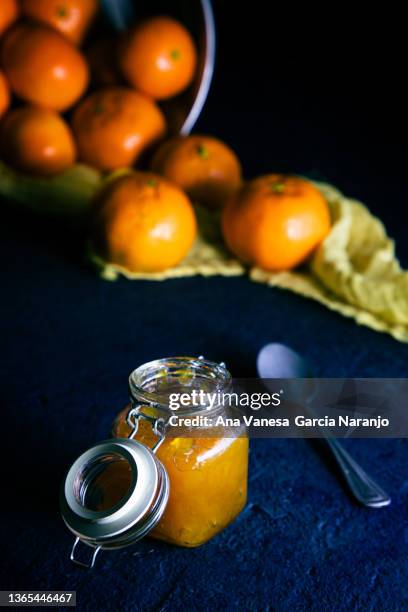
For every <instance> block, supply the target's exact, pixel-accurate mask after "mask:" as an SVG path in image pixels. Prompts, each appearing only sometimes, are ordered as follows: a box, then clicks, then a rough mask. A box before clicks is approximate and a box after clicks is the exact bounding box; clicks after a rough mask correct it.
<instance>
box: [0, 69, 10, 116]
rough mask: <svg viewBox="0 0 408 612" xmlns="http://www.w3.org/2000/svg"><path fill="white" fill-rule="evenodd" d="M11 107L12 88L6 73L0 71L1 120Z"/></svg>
mask: <svg viewBox="0 0 408 612" xmlns="http://www.w3.org/2000/svg"><path fill="white" fill-rule="evenodd" d="M9 106H10V88H9V86H8V83H7V80H6V77H5V76H4V73H3V72H2V71H1V70H0V118H1V117H2V116H3V115H4V113H5V112H6V111H7V109H8V107H9Z"/></svg>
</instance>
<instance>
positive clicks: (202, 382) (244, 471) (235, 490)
mask: <svg viewBox="0 0 408 612" xmlns="http://www.w3.org/2000/svg"><path fill="white" fill-rule="evenodd" d="M230 386H231V376H230V374H229V372H228V371H227V370H226V368H225V366H224V365H223V364H216V363H213V362H210V361H206V360H204V359H201V358H200V359H196V358H191V357H178V358H172V359H161V360H157V361H152V362H150V363H147V364H145V365H143V366H141V367H139V368H138V369H136V370H135V371H134V372H133V373H132V374H131V376H130V378H129V389H130V398H131V405H130V406H127V407H126V408H125V409H124V410H123V411H122V412H121V413H120V414H119V415H118V417H117V418H116V421H115V423H114V426H113V436H114V437H116V438H121V439H123V438H128V437H129V436H132V428H134V432H135V435H134V436H133V437H134V439H135V440H136V441H138V442H140V443H141V444H143V445H145V446H147V447H149V448H152V447H154V446H155V445H157V446H156V448H157V450H155V454H156V456H157V459H158V460H159V461H160V463H161V464H162V465H163V467H164V469H165V471H166V472H167V475H168V478H169V483H170V494H169V499H168V502H167V505H166V507H165V510H164V513H163V515H162V517H161V519H160V520H159V522H158V524H157V525H156V527H155V528H154V529H153V531H152V532H151V533H150V535H151V536H152V537H155V538H158V539H160V540H164V541H166V542H169V543H172V544H176V545H178V546H187V547H194V546H199V545H201V544H203V543H205V542H207V541H208V540H209V539H210V538H212V537H213V536H215V535H216V534H217V533H219V532H220V531H221V530H222V529H224V528H225V527H226V526H227V525H228V524H229V523H231V521H233V520H234V519H235V518H236V516H237V515H238V514H239V513H240V512H241V510H242V509H243V507H244V506H245V503H246V499H247V477H248V438H247V435H246V431H245V428H244V427H243V426H239V427H232V426H231V427H229V426H225V425H222V426H220V425H215V423H216V422H217V419H218V418H219V417H222V422H223V423H225V422H226V421H225V420H226V419H230V418H232V417H233V416H234V408H231V407H230V406H225V405H223V403H222V402H218V403H215V404H214V405H213V406H212V407H211V409H208V404H206V402H204V403H203V402H201V403H200V404H199V405H197V404H196V402H194V405H192V404H191V403H190V405H187V406H182V407H180V408H179V409H177V410H176V411H175V410H172V409H171V407H170V403H171V398H173V400H174V398H175V396H174V395H173V394H178V395H179V394H183V393H185V394H188V395H189V396H190V397H191V392H192V391H194V390H195V391H197V393H198V392H200V391H203V392H204V393H210V394H218V393H220V394H222V393H228V391H229V390H230ZM207 397H208V396H207ZM216 397H218V395H216ZM175 415H177V420H178V422H179V423H180V424H178V425H175V424H174V425H173V424H172V423H173V421H174V418H175ZM235 416H236V415H235ZM171 417H173V418H171ZM187 419H190V420H191V419H192V420H193V423H194V425H192V424H191V425H188V424H186V425H184V423H185V422H186V420H187ZM157 422H159V423H160V424H161V425H162V427H161V429H160V432H158V431H157V428H156V433H155V432H154V429H155V425H154V424H155V423H157ZM187 423H188V421H187ZM158 433H159V434H162V438H161V439H159V438H158V435H157V434H158Z"/></svg>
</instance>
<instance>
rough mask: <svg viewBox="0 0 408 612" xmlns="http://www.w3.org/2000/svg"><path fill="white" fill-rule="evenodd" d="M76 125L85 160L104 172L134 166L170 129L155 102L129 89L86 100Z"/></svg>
mask: <svg viewBox="0 0 408 612" xmlns="http://www.w3.org/2000/svg"><path fill="white" fill-rule="evenodd" d="M72 125H73V129H74V134H75V137H76V140H77V143H78V149H79V156H80V158H81V160H82V161H83V162H86V163H87V164H90V165H91V166H95V167H96V168H99V169H100V170H116V169H118V168H123V167H125V166H131V165H133V164H134V163H135V161H136V160H137V158H138V157H139V155H140V154H141V153H142V151H143V150H144V149H145V148H146V147H147V146H149V145H151V144H152V143H153V142H155V141H156V140H158V139H159V138H161V137H162V136H163V134H164V133H165V129H166V124H165V119H164V116H163V114H162V112H161V111H160V109H159V108H158V106H157V105H156V104H155V103H154V102H153V100H150V99H149V98H146V97H145V96H143V95H142V94H139V93H137V92H136V91H133V90H132V89H127V88H125V87H112V88H108V89H103V90H101V91H97V92H95V93H93V94H91V95H90V96H88V97H87V98H85V100H83V101H82V102H81V103H80V105H79V106H78V108H77V109H76V111H75V113H74V117H73V121H72Z"/></svg>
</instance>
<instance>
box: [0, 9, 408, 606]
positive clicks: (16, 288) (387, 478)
mask: <svg viewBox="0 0 408 612" xmlns="http://www.w3.org/2000/svg"><path fill="white" fill-rule="evenodd" d="M243 6H244V5H243ZM261 8H262V3H260V2H258V4H257V3H256V2H255V3H254V7H253V11H252V13H248V10H247V8H245V9H244V8H243V9H242V11H241V14H235V12H234V15H235V17H236V19H237V20H239V19H240V20H241V30H240V29H239V26H238V25H237V26H236V28H235V29H234V28H231V27H230V21H229V20H228V12H226V16H225V17H224V21H225V23H223V21H222V20H221V23H220V26H221V35H222V33H223V34H224V36H228V35H230V36H231V45H230V46H228V45H226V43H225V39H224V41H223V40H222V39H221V41H222V43H223V44H222V53H221V55H220V64H219V67H220V68H219V72H218V76H217V79H216V83H215V88H214V90H213V94H212V96H211V99H210V101H209V104H208V106H207V108H206V112H205V114H204V115H203V117H202V120H201V123H200V126H199V128H200V129H201V130H202V131H209V132H213V133H214V132H215V133H217V134H218V135H219V136H220V137H222V138H224V139H226V140H227V141H228V142H230V143H231V144H232V145H233V146H234V147H235V148H236V149H237V151H238V153H239V155H240V157H241V158H242V160H243V163H244V167H245V169H246V174H247V175H248V176H253V175H255V174H260V173H262V172H266V171H271V170H281V171H293V172H299V173H303V174H307V173H309V174H310V175H312V176H316V177H320V178H323V179H327V180H329V181H332V182H333V183H335V184H337V185H338V186H339V187H340V188H341V189H343V190H344V191H345V192H346V193H347V194H349V195H352V196H355V197H359V198H361V199H362V200H363V201H365V202H367V203H368V204H369V205H370V207H371V208H372V210H373V211H374V212H376V213H377V214H379V215H380V216H381V217H382V218H383V220H384V221H385V223H386V225H387V227H388V229H389V231H390V233H391V235H393V236H394V237H395V238H396V239H397V246H398V254H399V256H400V258H401V260H402V262H403V263H404V264H405V265H406V266H407V265H408V242H407V240H406V226H407V225H406V223H407V220H408V212H407V211H408V209H407V207H406V206H405V204H404V203H406V196H405V194H406V185H405V184H404V179H403V173H402V172H401V170H403V169H404V165H403V162H402V157H400V156H399V155H398V151H397V149H396V145H395V142H394V143H393V144H392V146H391V141H392V138H393V135H394V136H395V134H396V133H397V130H395V129H394V130H393V129H392V126H393V125H394V127H395V126H396V125H397V123H398V121H397V119H396V118H395V113H393V112H389V113H388V115H387V120H386V121H383V123H382V124H381V122H379V121H378V117H384V115H381V113H380V104H379V102H378V100H377V108H374V107H373V106H372V103H373V100H374V99H375V96H374V95H372V93H373V91H377V87H378V79H377V71H380V70H381V63H380V62H376V61H373V62H372V65H373V66H374V68H373V70H374V71H375V79H374V78H373V79H372V81H369V80H367V74H366V72H364V71H363V70H360V69H361V68H362V67H365V59H364V58H363V59H361V58H360V63H359V64H357V67H355V68H354V73H353V74H352V75H351V76H350V70H353V66H356V64H355V61H356V57H355V54H354V49H356V45H357V43H356V41H358V43H360V32H361V31H366V30H367V28H366V21H364V23H363V25H362V26H361V28H360V29H358V28H357V27H356V26H355V21H354V22H353V23H351V22H350V20H349V19H347V24H346V25H347V33H348V39H347V44H345V43H346V41H345V40H344V32H343V34H342V36H341V37H340V38H339V39H338V40H337V42H336V43H333V39H334V33H333V31H332V24H331V25H330V28H325V29H324V31H320V30H319V31H318V32H317V31H316V32H315V36H312V33H311V32H310V29H308V28H310V26H305V27H304V26H303V22H300V21H299V23H300V27H299V29H303V30H304V40H303V39H302V41H301V42H300V43H299V49H301V53H300V52H299V53H298V54H297V56H296V49H295V50H294V49H293V46H292V42H291V43H290V44H289V43H287V40H286V39H285V41H282V40H281V41H280V40H279V38H278V39H277V38H276V34H277V32H278V28H277V27H276V23H278V25H279V24H280V25H282V23H283V21H279V19H277V22H276V23H275V24H271V23H269V22H265V25H264V31H263V33H262V32H261V33H259V32H258V27H262V25H261V26H260V24H259V13H260V11H261ZM236 10H238V9H237V4H236V3H234V11H236ZM337 18H338V15H337V16H336V20H337ZM383 18H384V15H383V12H382V14H381V21H382V20H383ZM353 19H355V16H354V12H353ZM247 20H249V22H248V26H247ZM331 20H332V17H331V18H330V21H331ZM261 21H262V20H261ZM237 23H238V22H237ZM285 23H286V24H288V23H289V24H290V28H289V30H291V28H293V27H295V25H296V24H294V22H293V19H292V18H290V20H289V21H285ZM242 24H245V27H248V28H251V27H252V29H253V41H254V45H255V51H254V50H252V55H251V48H250V47H251V45H248V44H247V41H246V39H245V37H244V36H243V26H242ZM395 25H396V24H395V21H393V24H392V28H393V31H394V27H395ZM350 26H353V28H354V29H352V31H351V32H350ZM280 29H281V31H282V32H283V35H284V36H287V32H288V28H287V27H285V28H284V27H281V28H280ZM328 29H329V30H330V33H327V31H328ZM354 30H355V32H354ZM265 31H266V32H267V33H268V36H265ZM291 31H292V30H291ZM370 31H371V30H370ZM234 32H236V33H235V34H234ZM325 32H326V34H325ZM283 35H282V36H283ZM295 35H298V32H297V33H296V34H295ZM322 36H323V40H322V39H321V37H322ZM325 36H326V37H327V38H326V39H325ZM353 36H354V47H353ZM373 36H374V38H375V33H374V34H373ZM234 37H235V38H234ZM396 38H397V37H396ZM329 39H330V40H329ZM242 40H244V41H246V44H244V45H242V44H241V42H242ZM260 40H264V41H266V42H267V44H266V47H267V50H268V54H266V55H265V60H264V63H263V64H262V63H260V55H261V54H260V53H259V54H258V50H259V51H260V50H261V43H260V42H259V41H260ZM313 41H315V42H314V46H313ZM339 41H343V43H344V44H340V43H339ZM282 42H284V43H285V44H281V43H282ZM303 43H304V44H303ZM311 49H312V50H311ZM321 49H325V53H328V52H331V53H332V54H333V53H334V52H335V51H333V49H341V53H342V54H343V53H346V52H347V49H349V54H350V55H349V57H348V60H349V61H348V62H346V63H345V64H344V65H343V63H342V62H343V56H342V61H340V59H339V60H338V62H337V63H336V60H335V58H333V57H331V60H330V61H331V62H333V61H334V66H333V65H332V64H331V65H330V70H329V71H326V73H325V74H326V82H325V83H324V86H323V83H322V74H323V73H324V70H323V69H322V66H321V63H319V62H321ZM350 49H351V50H352V51H350ZM388 49H389V48H388ZM290 52H292V53H293V56H292V55H291V53H290ZM371 52H372V49H371V51H370V53H371ZM383 52H384V50H383V48H382V50H381V53H383ZM389 53H391V51H389ZM295 56H296V57H295ZM270 57H271V58H272V59H273V57H279V61H280V64H279V70H278V69H273V70H272V69H270V65H269V58H270ZM294 58H295V59H294ZM339 58H340V51H339ZM234 59H235V60H236V61H235V64H234ZM357 59H358V57H357ZM245 61H246V62H247V63H246V65H245V70H246V74H247V82H246V84H245V86H243V84H242V82H241V81H240V79H241V75H242V73H243V64H242V62H244V63H245ZM256 62H257V64H256ZM296 62H297V63H296ZM391 64H392V63H391V62H389V63H388V66H387V70H388V72H387V78H386V79H385V77H382V81H381V82H382V83H385V82H386V83H387V85H388V84H389V83H392V82H395V80H396V79H394V81H393V79H392V78H391V76H390V73H389V71H390V70H391V67H390V66H391ZM255 65H258V68H259V71H258V73H256V71H254V66H255ZM294 66H296V67H297V72H296V78H294V76H293V75H294V74H295V73H294V72H293V71H294ZM315 66H317V67H318V68H319V69H318V70H312V69H311V67H313V68H314V67H315ZM363 72H364V74H365V76H366V80H365V81H364V84H363V86H362V88H361V90H360V92H359V95H360V98H358V97H356V95H353V96H352V95H351V94H350V86H351V85H350V79H351V78H354V79H355V82H354V85H356V84H357V83H358V82H360V77H361V74H362V73H363ZM397 72H398V70H397V68H396V69H395V74H396V75H397ZM334 74H335V75H336V78H335V79H334V78H331V75H334ZM379 78H380V80H381V76H380V77H379ZM319 84H320V85H319ZM319 86H321V87H322V90H321V91H323V90H324V93H325V96H326V97H325V98H324V97H323V95H321V91H320V90H319V89H318V87H319ZM255 92H257V95H255ZM387 92H388V90H387ZM387 95H388V94H387ZM242 96H244V98H243V97H242ZM370 105H371V106H370ZM367 108H371V109H372V111H373V114H374V113H375V114H376V120H375V123H374V126H375V128H374V129H373V128H372V125H371V124H370V122H369V121H368V119H367V112H366V109H367ZM383 111H384V109H383V107H382V106H381V112H382V113H383ZM377 115H378V116H377ZM393 121H394V124H393V123H392V122H393ZM390 122H391V123H390ZM404 146H405V145H404ZM390 151H392V152H393V154H391V153H390ZM398 169H399V170H400V173H398ZM398 177H399V178H398ZM0 240H1V242H0V262H1V288H2V289H1V295H0V311H1V317H0V337H1V346H2V352H1V355H2V361H1V370H0V376H1V380H0V384H1V386H0V389H1V402H2V421H1V425H2V428H1V432H2V443H1V446H2V454H3V461H2V463H1V466H0V470H1V474H0V476H1V480H0V482H1V485H2V495H1V522H0V551H1V552H0V555H1V566H0V588H1V589H54V590H55V589H70V590H77V591H78V602H79V608H80V609H81V610H115V611H116V610H184V609H191V610H208V609H213V608H214V607H216V608H218V609H220V610H223V609H235V610H278V611H286V610H344V611H346V610H347V611H348V610H367V611H368V610H387V611H388V610H406V609H407V608H408V587H407V584H408V563H407V546H408V521H407V518H408V515H407V503H408V469H407V468H408V444H407V441H405V440H395V441H394V440H387V441H379V440H377V441H374V440H372V441H370V440H365V441H358V440H356V441H353V442H349V445H350V447H352V451H353V454H354V455H355V457H356V459H358V460H359V461H360V462H361V464H362V465H363V466H364V467H366V468H367V470H368V471H370V473H372V474H373V476H375V477H376V478H378V480H379V481H380V482H381V483H383V484H384V486H385V487H386V489H387V490H388V491H389V492H390V494H391V495H392V498H393V503H392V506H391V507H390V508H387V509H383V510H365V509H362V508H359V507H357V506H356V505H355V504H354V503H353V501H352V500H351V499H350V498H349V496H348V495H347V492H346V491H345V489H344V488H343V486H342V484H341V483H340V481H339V479H338V474H337V472H336V470H335V467H334V466H333V464H332V463H331V462H330V459H329V457H327V455H326V454H325V452H324V449H323V448H322V447H321V446H320V445H319V444H316V443H313V442H308V441H303V440H298V441H295V440H292V441H286V440H269V441H268V440H265V441H263V440H257V441H253V442H252V444H251V454H250V486H249V502H248V506H247V507H246V509H245V511H244V512H243V513H242V514H241V516H240V517H239V518H238V520H237V521H236V522H235V523H234V524H233V525H231V526H230V527H229V528H228V529H227V530H226V531H224V532H223V533H222V534H221V535H219V536H218V537H216V538H215V539H214V540H213V541H211V542H210V543H208V544H207V545H205V546H203V547H202V548H199V549H195V550H184V549H178V548H174V547H171V546H167V545H164V544H161V543H157V542H155V541H149V540H146V541H145V542H143V543H141V544H140V545H138V546H137V547H135V548H133V549H128V550H125V551H123V552H117V553H109V554H104V555H102V556H101V557H100V558H99V559H98V562H97V568H96V570H95V571H94V572H92V573H86V572H83V571H81V570H79V569H77V568H76V567H74V566H73V565H72V564H71V563H70V562H69V561H68V554H69V548H70V546H71V544H72V538H71V536H70V535H69V533H68V532H67V531H66V529H65V528H64V526H63V524H62V521H61V519H60V518H59V515H58V488H59V483H60V481H61V478H62V476H63V474H64V472H65V470H66V468H67V467H68V465H69V464H70V463H71V462H72V460H73V459H74V458H75V457H76V456H77V455H78V454H79V453H80V452H81V451H83V450H84V449H85V448H86V447H88V446H90V445H91V444H93V443H95V442H96V441H98V440H101V439H103V438H105V437H106V435H107V433H108V431H109V428H110V424H111V421H112V419H113V417H114V416H115V414H116V412H117V411H118V410H119V409H121V408H122V407H123V405H124V404H125V402H126V401H127V375H128V373H129V372H130V371H131V370H132V369H133V368H134V367H135V366H137V365H138V364H140V363H143V362H144V361H146V360H150V359H153V358H156V357H160V356H164V355H176V354H200V353H202V354H205V355H206V356H207V357H208V358H211V359H214V360H225V361H226V362H227V363H228V366H229V368H230V370H231V371H232V373H233V374H234V375H235V376H251V375H254V374H255V371H254V364H255V357H256V354H257V351H258V350H259V349H260V347H261V346H262V345H263V344H265V343H266V342H268V341H283V342H285V343H287V344H289V345H291V346H293V347H294V348H295V349H297V350H298V351H300V352H301V353H302V354H304V355H305V356H306V357H307V358H308V359H309V360H310V361H311V362H312V363H313V365H314V367H315V369H316V371H317V372H318V373H319V374H321V375H327V376H367V377H369V376H383V377H385V376H406V375H407V365H406V364H407V356H408V347H407V345H403V344H399V343H397V342H396V341H395V340H393V339H391V338H390V337H388V336H386V335H382V334H378V333H375V332H373V331H371V330H369V329H366V328H362V327H358V326H357V325H356V324H355V323H353V322H352V321H351V320H348V319H345V318H342V317H341V316H340V315H337V314H335V313H333V312H330V311H328V310H326V309H324V308H323V307H322V306H320V305H319V304H316V303H313V302H311V301H307V300H304V299H302V298H300V297H298V296H296V295H292V294H290V293H285V292H281V291H279V290H272V289H269V288H267V287H264V286H262V285H258V284H253V283H250V282H249V281H248V280H247V279H245V278H239V279H222V278H213V279H207V280H205V279H201V278H194V279H184V280H175V281H168V282H166V283H165V284H162V283H157V284H156V283H147V282H136V283H129V282H125V281H120V282H118V283H115V284H110V283H107V282H104V281H101V280H99V279H98V278H96V277H95V276H94V275H93V273H92V272H91V271H90V270H88V269H87V268H86V267H85V266H84V264H83V263H82V260H81V246H80V243H79V241H78V243H75V242H73V241H72V237H71V234H70V233H69V231H68V229H67V228H64V227H62V228H61V227H59V226H57V225H55V224H53V223H49V222H45V221H39V220H36V219H34V218H29V217H26V216H24V215H21V214H18V213H9V212H8V213H4V214H3V212H2V215H1V224H0Z"/></svg>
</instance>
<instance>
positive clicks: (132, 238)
mask: <svg viewBox="0 0 408 612" xmlns="http://www.w3.org/2000/svg"><path fill="white" fill-rule="evenodd" d="M196 228H197V226H196V218H195V214H194V209H193V207H192V205H191V202H190V200H189V199H188V198H187V196H186V195H185V194H184V193H183V192H182V191H181V189H179V188H178V187H176V186H175V185H172V184H171V183H169V182H168V181H167V180H166V179H164V178H162V177H159V176H157V175H155V174H151V173H146V172H136V173H132V174H128V175H126V176H123V177H121V178H119V179H117V180H116V181H113V182H112V183H110V184H108V185H107V186H106V187H105V188H104V189H103V190H102V193H101V194H100V195H99V197H98V199H97V202H96V209H95V217H94V225H93V230H94V231H93V236H94V244H95V246H96V248H97V249H98V251H99V252H100V254H101V255H102V256H103V257H104V258H105V259H106V260H107V261H109V262H112V263H115V264H119V265H121V266H124V267H125V268H127V269H128V270H131V271H133V272H160V271H162V270H165V269H166V268H171V267H173V266H175V265H177V264H178V263H179V262H180V261H181V260H182V259H183V258H184V257H185V256H186V255H187V253H188V251H189V250H190V248H191V246H192V244H193V242H194V239H195V237H196V231H197V229H196Z"/></svg>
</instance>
